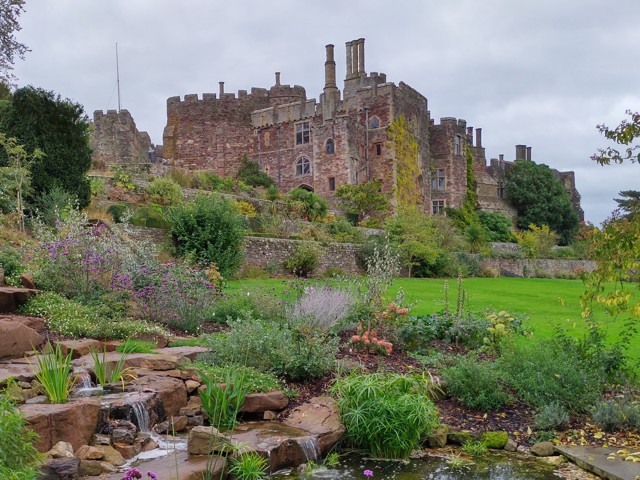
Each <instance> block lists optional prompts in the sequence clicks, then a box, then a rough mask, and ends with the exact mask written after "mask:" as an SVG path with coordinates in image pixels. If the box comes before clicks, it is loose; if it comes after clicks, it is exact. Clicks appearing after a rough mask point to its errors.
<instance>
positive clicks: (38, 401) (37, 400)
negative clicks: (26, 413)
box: [24, 395, 49, 405]
mask: <svg viewBox="0 0 640 480" xmlns="http://www.w3.org/2000/svg"><path fill="white" fill-rule="evenodd" d="M24 403H25V404H26V405H42V404H48V403H49V399H48V398H47V397H46V396H45V395H36V396H35V397H31V398H29V399H28V400H26V401H25V402H24Z"/></svg>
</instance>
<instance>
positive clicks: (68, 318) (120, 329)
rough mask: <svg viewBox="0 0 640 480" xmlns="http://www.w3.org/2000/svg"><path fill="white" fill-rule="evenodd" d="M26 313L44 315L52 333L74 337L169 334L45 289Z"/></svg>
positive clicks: (34, 299) (115, 337) (152, 326)
mask: <svg viewBox="0 0 640 480" xmlns="http://www.w3.org/2000/svg"><path fill="white" fill-rule="evenodd" d="M20 311H21V312H22V313H24V314H25V315H33V316H37V317H44V318H45V319H46V322H47V326H48V327H49V329H50V330H51V331H52V332H55V333H57V334H59V335H63V336H69V337H74V338H83V337H85V338H86V337H88V338H104V339H108V338H109V339H125V338H129V337H132V336H136V335H144V334H149V333H154V334H158V335H164V336H168V333H167V332H166V331H164V330H163V329H162V328H160V327H158V326H155V325H150V324H148V323H146V322H142V321H139V320H131V319H126V320H125V319H123V318H119V317H117V316H115V317H108V316H105V315H101V314H100V312H98V311H96V309H95V308H93V307H89V306H86V305H83V304H81V303H79V302H76V301H73V300H69V299H67V298H64V297H63V296H61V295H58V294H57V293H54V292H45V293H41V294H39V295H36V296H35V297H31V298H30V299H29V301H28V302H27V303H26V304H25V305H23V306H22V307H21V308H20Z"/></svg>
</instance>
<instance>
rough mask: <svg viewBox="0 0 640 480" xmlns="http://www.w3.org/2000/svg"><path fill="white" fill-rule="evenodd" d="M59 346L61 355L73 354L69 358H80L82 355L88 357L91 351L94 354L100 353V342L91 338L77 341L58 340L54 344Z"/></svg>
mask: <svg viewBox="0 0 640 480" xmlns="http://www.w3.org/2000/svg"><path fill="white" fill-rule="evenodd" d="M56 343H57V344H58V345H60V349H61V350H62V353H63V354H65V355H68V354H69V352H73V354H72V357H71V358H80V357H82V356H83V355H88V354H90V353H91V351H92V350H95V351H96V352H102V349H103V347H102V342H100V341H99V340H94V339H92V338H80V339H77V340H60V341H58V342H56Z"/></svg>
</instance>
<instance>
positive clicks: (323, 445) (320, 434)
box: [283, 397, 345, 455]
mask: <svg viewBox="0 0 640 480" xmlns="http://www.w3.org/2000/svg"><path fill="white" fill-rule="evenodd" d="M283 423H284V424H285V425H287V426H290V427H295V428H300V429H303V430H306V431H307V432H309V433H310V434H311V435H313V436H315V437H316V438H317V440H318V447H319V448H320V452H321V453H322V455H326V454H327V453H329V451H331V449H332V448H333V447H334V446H335V444H336V443H337V442H338V440H340V438H341V437H342V435H343V434H344V432H345V428H344V425H342V423H341V422H340V415H339V410H338V404H337V403H336V401H335V400H333V399H332V398H330V397H315V398H312V399H311V400H309V402H307V403H304V404H302V405H300V406H299V407H296V408H294V409H293V411H292V412H291V413H290V414H289V417H288V418H286V419H285V420H284V422H283Z"/></svg>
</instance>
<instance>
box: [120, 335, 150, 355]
mask: <svg viewBox="0 0 640 480" xmlns="http://www.w3.org/2000/svg"><path fill="white" fill-rule="evenodd" d="M157 348H158V347H157V346H156V344H155V342H150V341H147V340H135V339H133V338H127V339H126V340H125V341H124V342H123V343H121V344H120V345H118V346H117V347H116V352H125V353H154V352H155V351H156V349H157Z"/></svg>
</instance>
